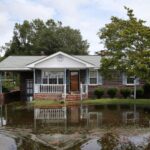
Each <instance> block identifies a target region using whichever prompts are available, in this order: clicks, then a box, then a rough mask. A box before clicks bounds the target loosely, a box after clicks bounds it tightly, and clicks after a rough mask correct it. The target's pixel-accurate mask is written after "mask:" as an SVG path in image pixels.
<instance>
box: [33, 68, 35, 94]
mask: <svg viewBox="0 0 150 150" xmlns="http://www.w3.org/2000/svg"><path fill="white" fill-rule="evenodd" d="M34 94H35V68H34V69H33V96H34Z"/></svg>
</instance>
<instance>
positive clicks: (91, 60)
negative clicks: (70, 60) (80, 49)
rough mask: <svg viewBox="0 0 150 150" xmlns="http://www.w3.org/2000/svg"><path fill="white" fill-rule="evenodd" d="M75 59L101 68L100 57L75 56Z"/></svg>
mask: <svg viewBox="0 0 150 150" xmlns="http://www.w3.org/2000/svg"><path fill="white" fill-rule="evenodd" d="M75 57H77V58H79V59H81V60H83V61H86V62H88V63H91V64H93V65H95V66H96V67H98V68H99V67H100V56H98V55H75Z"/></svg>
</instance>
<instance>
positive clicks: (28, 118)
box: [3, 103, 150, 150]
mask: <svg viewBox="0 0 150 150" xmlns="http://www.w3.org/2000/svg"><path fill="white" fill-rule="evenodd" d="M49 109H51V108H49ZM34 111H35V109H34V108H33V107H32V106H30V105H25V104H18V103H17V105H7V107H3V118H4V119H6V126H7V127H14V128H30V129H34V127H35V120H34V118H35V116H34ZM54 115H55V114H54ZM135 125H136V126H139V127H141V128H142V127H149V126H150V106H138V105H90V106H86V105H79V106H70V107H67V108H66V119H65V120H64V121H61V122H60V121H59V120H55V119H54V120H50V121H49V120H46V119H43V120H36V132H37V133H51V134H53V133H62V134H63V133H73V132H78V131H79V130H82V131H84V129H94V128H104V127H122V126H135ZM85 131H86V130H85ZM18 149H20V150H21V149H24V150H26V149H27V150H29V149H30V150H36V149H40V150H46V149H48V148H47V147H46V146H44V145H41V144H39V143H36V142H31V140H28V139H26V140H23V141H22V144H21V145H20V148H18ZM49 149H50V148H49ZM75 149H81V150H88V149H93V150H97V149H101V145H100V144H99V142H97V139H96V138H93V139H91V140H89V141H87V142H86V143H82V144H81V145H79V146H78V147H77V148H75Z"/></svg>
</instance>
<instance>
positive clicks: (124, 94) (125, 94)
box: [120, 88, 131, 98]
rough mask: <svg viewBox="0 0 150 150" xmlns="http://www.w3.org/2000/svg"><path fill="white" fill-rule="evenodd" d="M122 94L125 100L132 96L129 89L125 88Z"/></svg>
mask: <svg viewBox="0 0 150 150" xmlns="http://www.w3.org/2000/svg"><path fill="white" fill-rule="evenodd" d="M120 94H121V95H122V96H123V97H124V98H128V97H129V96H130V95H131V90H130V89H128V88H124V89H121V90H120Z"/></svg>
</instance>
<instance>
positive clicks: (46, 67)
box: [0, 52, 140, 100]
mask: <svg viewBox="0 0 150 150" xmlns="http://www.w3.org/2000/svg"><path fill="white" fill-rule="evenodd" d="M100 59H101V56H99V55H68V54H66V53H63V52H57V53H54V54H52V55H50V56H9V57H7V58H5V59H4V60H3V61H1V62H0V72H1V73H2V74H3V73H4V72H12V73H13V72H16V73H18V74H19V76H20V93H21V94H20V99H23V100H28V99H56V100H59V99H66V100H82V99H87V98H91V97H92V96H93V93H94V90H95V89H96V88H97V87H102V88H110V87H117V88H120V87H124V86H125V87H126V86H129V87H133V86H134V77H127V76H126V75H125V74H123V73H116V72H112V74H113V77H114V78H113V79H112V80H108V79H105V77H104V76H102V75H101V73H100V71H99V69H100ZM1 79H3V78H2V76H1ZM136 82H137V85H139V86H140V81H139V80H137V81H136ZM1 88H2V84H1ZM1 93H2V90H1ZM1 95H2V94H1ZM1 97H2V96H1Z"/></svg>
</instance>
